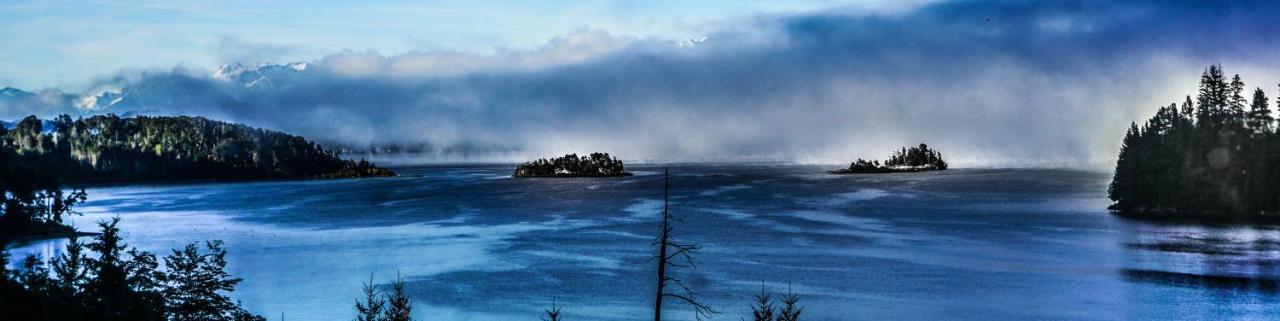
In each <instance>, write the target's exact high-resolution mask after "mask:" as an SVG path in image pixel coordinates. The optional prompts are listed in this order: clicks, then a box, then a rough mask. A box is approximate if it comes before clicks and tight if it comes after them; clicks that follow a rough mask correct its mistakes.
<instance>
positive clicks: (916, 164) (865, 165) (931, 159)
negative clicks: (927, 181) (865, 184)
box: [832, 144, 947, 174]
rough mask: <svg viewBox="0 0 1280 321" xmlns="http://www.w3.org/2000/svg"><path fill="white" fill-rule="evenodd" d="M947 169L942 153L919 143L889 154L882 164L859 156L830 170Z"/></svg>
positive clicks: (836, 172) (851, 172)
mask: <svg viewBox="0 0 1280 321" xmlns="http://www.w3.org/2000/svg"><path fill="white" fill-rule="evenodd" d="M945 169H947V162H946V161H944V160H942V153H941V152H938V151H936V150H932V149H929V145H925V144H920V146H916V147H912V148H905V147H904V148H902V150H900V151H894V152H893V154H892V155H889V159H887V160H885V161H884V163H883V164H881V163H880V161H868V160H864V159H861V158H859V159H858V160H857V161H854V162H853V163H850V164H849V168H842V169H838V170H835V171H832V173H834V174H855V173H895V172H920V171H938V170H945Z"/></svg>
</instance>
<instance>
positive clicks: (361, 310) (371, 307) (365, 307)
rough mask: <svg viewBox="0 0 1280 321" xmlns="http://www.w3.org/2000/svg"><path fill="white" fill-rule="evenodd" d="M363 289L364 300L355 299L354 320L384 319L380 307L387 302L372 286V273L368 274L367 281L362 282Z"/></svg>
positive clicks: (376, 320)
mask: <svg viewBox="0 0 1280 321" xmlns="http://www.w3.org/2000/svg"><path fill="white" fill-rule="evenodd" d="M363 291H364V302H363V303H362V302H360V301H356V321H385V320H386V319H385V317H384V316H383V314H382V308H383V307H384V306H386V303H387V302H386V301H385V300H383V298H382V295H380V294H379V293H378V287H377V286H374V284H373V275H369V283H365V284H364V287H363Z"/></svg>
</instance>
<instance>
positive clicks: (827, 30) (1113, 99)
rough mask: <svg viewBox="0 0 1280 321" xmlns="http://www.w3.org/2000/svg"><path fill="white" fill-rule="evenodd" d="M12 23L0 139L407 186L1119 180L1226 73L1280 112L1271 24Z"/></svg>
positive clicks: (736, 18) (904, 8)
mask: <svg viewBox="0 0 1280 321" xmlns="http://www.w3.org/2000/svg"><path fill="white" fill-rule="evenodd" d="M9 7H11V8H13V10H5V11H4V12H3V13H0V21H3V22H0V25H2V26H4V27H3V28H0V36H2V37H4V38H5V39H7V41H4V42H3V44H0V46H4V47H0V86H13V87H17V88H22V89H24V90H26V91H29V92H31V93H32V94H31V95H19V96H14V97H17V98H13V97H10V98H5V97H0V119H14V118H18V117H22V116H24V115H28V114H36V115H40V116H50V115H54V114H57V113H70V114H73V115H78V116H84V115H90V114H100V113H117V114H157V115H178V114H181V115H199V116H206V117H211V118H215V119H221V120H228V121H235V122H242V123H246V124H249V125H253V126H261V127H265V128H270V129H275V130H281V131H285V132H288V133H293V134H299V135H303V136H305V137H308V138H311V139H314V140H316V141H318V142H321V143H323V144H326V145H329V146H345V147H350V148H354V149H369V148H371V146H374V147H376V146H389V145H399V146H414V147H415V148H416V149H418V150H421V151H422V152H420V153H415V154H414V155H408V156H405V159H406V160H407V161H412V162H455V161H486V162H487V161H521V160H527V159H529V158H532V157H545V156H552V155H557V154H563V153H570V152H577V153H584V152H593V151H603V152H610V153H613V154H615V155H617V156H619V157H621V158H623V159H625V160H633V161H652V162H665V161H767V162H796V163H829V164H835V163H842V162H848V161H850V160H852V159H854V158H881V157H884V156H885V155H886V154H887V152H888V151H890V150H895V149H897V148H898V147H900V146H903V145H914V144H917V143H921V142H925V143H929V144H930V145H931V146H933V147H936V148H938V149H940V150H941V151H942V152H943V154H944V155H946V156H947V158H948V159H949V160H950V161H951V163H953V164H955V165H958V166H961V167H1004V166H1018V167H1078V168H1092V169H1106V168H1108V167H1109V166H1112V164H1114V157H1115V155H1116V152H1117V149H1118V147H1119V141H1120V138H1121V137H1122V136H1123V134H1124V130H1125V129H1126V128H1127V126H1128V124H1129V123H1130V122H1133V121H1143V120H1145V119H1146V118H1147V117H1149V116H1150V115H1151V113H1152V112H1154V110H1155V109H1156V108H1158V107H1159V106H1160V105H1165V104H1168V103H1171V102H1175V101H1181V100H1182V98H1183V97H1184V96H1185V95H1188V94H1193V93H1194V91H1195V85H1196V81H1197V76H1198V75H1199V74H1200V73H1201V72H1202V71H1203V70H1204V68H1205V67H1206V66H1208V65H1209V64H1213V63H1221V64H1223V65H1224V67H1225V68H1226V70H1227V72H1228V73H1239V74H1241V76H1242V77H1244V80H1245V82H1246V83H1247V84H1248V85H1249V86H1250V87H1254V86H1256V87H1260V88H1263V89H1264V90H1266V91H1267V93H1268V94H1269V95H1270V96H1273V97H1274V96H1276V95H1277V94H1280V91H1278V89H1280V87H1277V86H1276V84H1277V82H1280V61H1276V60H1275V59H1273V57H1277V56H1280V55H1277V54H1280V41H1276V39H1278V37H1276V33H1277V32H1278V31H1277V30H1280V19H1275V17H1276V16H1277V13H1280V4H1276V3H1273V2H1268V1H1211V2H1205V1H1166V2H1153V1H1000V0H968V1H936V2H924V1H922V2H900V1H892V2H835V1H799V2H775V1H758V2H754V1H709V2H698V3H697V4H696V5H689V4H684V3H681V2H676V1H670V2H663V1H657V2H653V1H644V2H640V1H636V2H625V1H624V2H609V1H579V2H485V3H483V4H476V3H475V2H431V3H421V2H406V3H395V2H384V3H378V4H372V5H367V4H361V5H354V4H346V3H341V2H333V3H330V2H324V1H313V2H306V3H275V2H273V3H272V4H260V3H257V2H243V3H235V2H234V1H233V2H226V3H220V4H217V5H209V4H204V3H201V2H190V3H187V2H184V1H165V2H152V3H136V2H134V3H120V2H109V1H95V2H89V3H88V4H82V3H80V2H75V3H72V2H66V3H63V2H56V1H54V2H30V3H27V2H19V3H17V4H15V5H9ZM294 62H302V63H305V65H303V64H295V65H285V64H289V63H294ZM235 63H239V64H240V66H241V67H236V68H220V67H219V66H222V65H224V64H233V66H235V65H234V64H235ZM104 92H105V93H104Z"/></svg>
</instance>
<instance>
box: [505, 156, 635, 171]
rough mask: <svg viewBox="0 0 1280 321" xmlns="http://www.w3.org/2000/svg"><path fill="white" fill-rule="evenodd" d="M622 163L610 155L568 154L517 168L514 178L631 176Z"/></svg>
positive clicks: (539, 160)
mask: <svg viewBox="0 0 1280 321" xmlns="http://www.w3.org/2000/svg"><path fill="white" fill-rule="evenodd" d="M629 175H631V173H628V172H627V171H626V170H625V169H624V168H623V165H622V161H620V160H618V159H617V158H616V157H612V156H609V154H608V153H591V155H589V156H588V157H578V154H568V155H564V157H556V158H552V159H551V160H547V159H545V158H543V159H538V160H535V161H532V162H526V163H524V164H520V166H517V167H516V171H515V173H513V174H511V176H512V177H607V176H629Z"/></svg>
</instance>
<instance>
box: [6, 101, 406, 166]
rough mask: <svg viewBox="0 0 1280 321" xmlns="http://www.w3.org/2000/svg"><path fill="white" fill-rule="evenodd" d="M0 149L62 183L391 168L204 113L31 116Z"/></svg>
mask: <svg viewBox="0 0 1280 321" xmlns="http://www.w3.org/2000/svg"><path fill="white" fill-rule="evenodd" d="M46 124H48V125H49V127H52V128H46ZM0 153H8V154H10V155H9V156H10V157H9V158H7V159H2V160H4V161H8V162H18V164H9V165H0V166H20V167H39V168H37V170H40V171H42V172H44V173H46V174H52V175H54V176H56V177H55V178H56V179H59V180H61V181H62V182H63V183H80V182H119V181H142V180H188V179H260V178H322V177H323V178H336V177H366V176H390V175H393V173H392V172H391V171H388V170H386V169H382V168H378V167H376V166H374V165H372V164H370V163H368V162H366V161H363V160H361V161H359V162H355V161H350V160H344V159H341V158H339V157H338V156H337V155H336V154H334V153H333V152H330V151H328V150H325V149H324V148H323V147H321V146H320V145H318V144H316V143H313V142H310V141H308V140H306V139H304V138H302V137H298V136H293V135H289V134H284V133H280V132H275V131H270V130H264V129H257V128H252V127H249V126H245V125H238V124H232V123H226V122H221V121H214V120H209V119H205V118H201V117H146V116H138V117H131V118H122V117H118V116H115V115H101V116H92V117H88V118H81V119H75V120H72V119H71V117H70V116H67V115H61V116H58V117H56V118H54V119H52V120H50V121H48V122H45V121H41V120H40V119H38V118H36V117H34V116H30V117H27V118H24V119H22V120H21V121H19V122H18V123H16V124H15V125H13V128H12V129H0Z"/></svg>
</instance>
